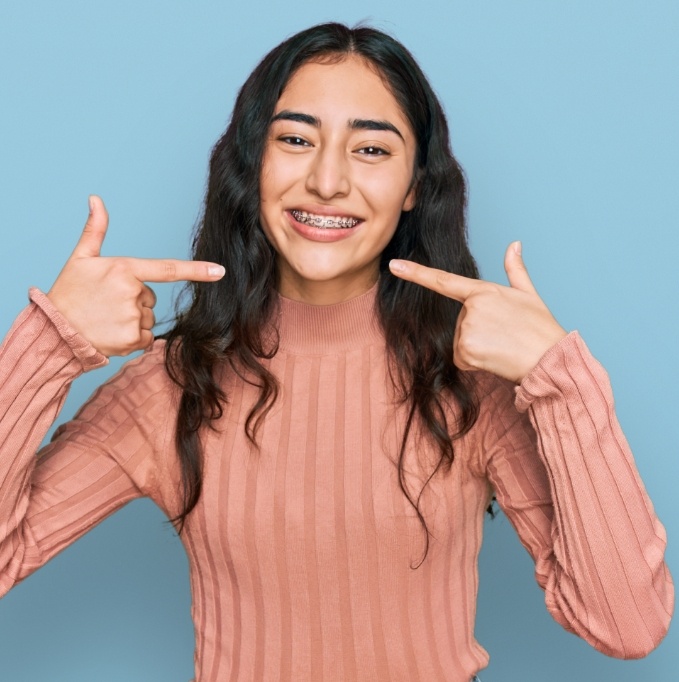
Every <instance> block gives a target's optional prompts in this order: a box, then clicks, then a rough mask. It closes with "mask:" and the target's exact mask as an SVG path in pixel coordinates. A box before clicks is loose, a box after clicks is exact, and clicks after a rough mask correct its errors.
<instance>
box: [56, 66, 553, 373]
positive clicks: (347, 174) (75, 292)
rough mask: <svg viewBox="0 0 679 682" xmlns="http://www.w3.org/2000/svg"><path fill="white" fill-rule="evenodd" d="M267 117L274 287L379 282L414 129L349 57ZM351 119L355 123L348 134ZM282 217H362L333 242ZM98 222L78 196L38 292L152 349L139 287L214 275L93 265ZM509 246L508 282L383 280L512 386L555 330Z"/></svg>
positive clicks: (74, 320) (460, 354)
mask: <svg viewBox="0 0 679 682" xmlns="http://www.w3.org/2000/svg"><path fill="white" fill-rule="evenodd" d="M291 112H292V114H291ZM300 114H301V116H300ZM274 117H278V120H274V121H273V122H272V124H271V126H270V130H269V135H268V138H267V143H266V147H265V153H264V158H263V162H262V173H261V178H260V195H261V216H260V217H261V223H262V227H263V229H264V232H265V233H266V235H267V237H268V239H269V240H270V241H271V243H272V244H273V246H274V248H275V249H276V251H277V253H278V266H279V273H280V281H279V291H280V293H281V295H283V296H285V297H288V298H292V299H295V300H299V301H304V302H307V303H311V304H316V305H327V304H333V303H338V302H341V301H344V300H348V299H350V298H353V297H355V296H359V295H361V294H363V293H365V292H366V291H367V290H368V289H370V287H372V285H373V284H374V283H375V282H376V281H377V278H378V276H379V260H380V255H381V253H382V251H383V250H384V248H385V246H386V245H387V244H388V242H389V240H390V239H391V237H392V235H393V233H394V231H395V229H396V226H397V224H398V219H399V216H400V215H401V212H402V211H408V210H410V209H412V208H413V206H414V205H415V201H416V187H415V186H414V183H413V168H414V159H415V148H416V143H415V139H414V134H413V131H412V130H411V129H410V125H409V124H408V121H407V119H406V117H405V115H404V114H403V112H402V111H401V110H400V108H399V106H398V104H397V102H396V100H395V99H394V97H393V95H392V94H391V92H390V91H389V90H388V88H387V87H386V86H385V85H384V83H383V82H382V79H381V78H380V77H379V76H378V75H377V73H376V72H375V70H374V69H373V68H372V67H371V66H369V65H368V64H366V62H365V61H363V60H362V59H360V58H358V57H354V56H349V57H347V58H345V59H344V60H343V61H341V62H339V63H336V64H330V63H317V62H310V63H307V64H305V65H304V66H302V67H301V68H300V69H299V70H298V71H297V73H296V74H295V75H294V76H293V78H292V79H291V80H290V82H289V83H288V85H287V87H286V88H285V90H284V92H283V94H282V95H281V98H280V100H279V101H278V103H277V106H276V109H275V112H274ZM293 119H294V120H293ZM357 120H361V121H364V123H363V124H362V125H361V126H358V127H357V126H356V124H355V121H357ZM365 121H372V122H374V121H377V122H379V125H378V126H377V127H378V128H385V127H386V128H392V129H386V130H385V129H375V125H374V124H373V123H368V124H365ZM352 122H354V123H353V124H352ZM366 128H367V129H366ZM395 131H398V132H395ZM291 209H302V210H306V211H308V212H313V213H323V214H325V215H344V216H355V217H357V218H360V219H361V221H362V222H361V223H360V224H359V225H358V226H357V227H356V228H354V229H351V230H348V231H346V232H343V234H341V238H338V231H335V230H332V231H328V230H320V229H315V230H314V229H311V228H310V229H306V230H305V229H302V230H300V229H299V228H300V226H299V225H297V227H295V223H294V222H293V220H292V219H291V217H290V213H289V212H290V210H291ZM107 228H108V214H107V212H106V208H105V207H104V204H103V202H102V200H101V199H100V198H99V197H96V196H92V197H90V215H89V218H88V220H87V223H86V225H85V229H84V231H83V233H82V236H81V238H80V240H79V242H78V244H77V246H76V248H75V250H74V251H73V254H72V255H71V257H70V258H69V259H68V261H67V262H66V265H65V266H64V268H63V270H62V271H61V273H60V275H59V277H58V278H57V280H56V281H55V283H54V285H53V287H52V288H51V289H50V291H49V293H48V296H49V298H50V300H51V301H52V303H53V305H54V306H55V307H56V308H57V310H58V311H59V312H61V313H62V315H64V317H65V318H66V319H67V320H68V321H69V322H70V324H71V325H72V326H73V327H74V328H75V329H76V330H77V331H78V332H80V333H81V334H82V335H83V336H84V337H85V338H86V339H88V340H89V341H90V343H91V344H92V345H93V346H94V347H95V348H96V349H97V350H98V351H100V352H101V353H103V354H104V355H106V356H112V355H127V354H128V353H131V352H133V351H135V350H140V349H143V348H147V347H149V345H150V344H151V343H152V342H153V333H152V331H151V330H152V327H153V325H154V323H155V318H154V315H153V306H154V305H155V300H156V299H155V295H154V293H153V291H152V290H151V289H150V288H149V287H148V286H147V285H146V284H145V282H176V281H180V280H189V281H204V282H210V281H216V280H218V279H220V278H221V277H222V276H223V274H224V269H223V267H222V266H220V265H218V264H215V263H206V262H195V261H180V260H151V259H136V258H104V257H102V256H101V247H102V244H103V242H104V237H105V236H106V230H107ZM330 232H333V233H334V234H330ZM520 246H521V245H520V243H519V242H515V243H513V244H511V245H510V246H509V248H508V249H507V253H506V255H505V270H506V272H507V277H508V280H509V286H502V285H499V284H495V283H492V282H484V281H481V280H473V279H467V278H465V277H461V276H459V275H456V274H453V273H448V272H443V271H440V270H435V269H433V268H427V267H425V266H423V265H419V264H417V263H412V262H410V261H403V260H394V261H392V262H391V264H390V269H391V272H392V274H393V275H395V276H397V277H401V278H403V279H406V280H408V281H411V282H414V283H416V284H419V285H421V286H424V287H427V288H429V289H432V290H433V291H436V292H438V293H439V294H441V295H443V296H448V297H450V298H453V299H455V300H457V301H459V302H460V303H462V304H463V307H462V312H461V314H460V315H459V318H458V322H457V327H456V330H455V337H454V344H453V349H451V350H452V356H453V362H454V363H455V364H456V365H457V366H458V367H460V368H461V369H463V370H477V369H481V370H486V371H489V372H492V373H494V374H497V375H498V376H501V377H504V378H506V379H509V380H511V381H515V382H520V381H521V380H522V379H523V378H524V377H525V376H526V374H528V372H530V371H531V370H532V369H533V368H534V367H535V365H536V364H537V363H538V362H539V360H540V358H541V357H542V356H543V355H544V353H545V352H546V351H547V350H548V349H549V348H550V347H551V346H553V345H554V344H555V343H558V342H559V341H560V340H561V339H562V338H563V337H564V336H565V335H566V332H565V330H564V329H563V328H562V327H561V326H560V325H559V324H558V322H557V321H556V320H555V319H554V317H553V316H552V314H551V313H550V311H549V309H548V308H547V306H546V305H545V304H544V302H543V301H542V299H541V298H540V296H539V295H538V293H537V291H536V290H535V287H534V286H533V284H532V282H531V280H530V277H529V275H528V272H527V270H526V267H525V265H524V263H523V259H522V257H521V248H520Z"/></svg>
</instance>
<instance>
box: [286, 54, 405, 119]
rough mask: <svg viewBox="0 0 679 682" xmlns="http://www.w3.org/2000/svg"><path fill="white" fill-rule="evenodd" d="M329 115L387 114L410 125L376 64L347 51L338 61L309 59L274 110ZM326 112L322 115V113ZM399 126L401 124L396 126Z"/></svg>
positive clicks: (291, 79)
mask: <svg viewBox="0 0 679 682" xmlns="http://www.w3.org/2000/svg"><path fill="white" fill-rule="evenodd" d="M292 108H294V109H295V110H300V111H303V112H304V113H310V114H317V115H319V117H320V118H321V120H322V121H325V120H326V119H328V117H330V118H331V119H334V118H337V119H341V118H342V117H344V118H343V120H344V121H346V120H348V119H350V118H386V119H389V120H393V122H394V123H396V122H397V121H398V122H399V123H400V124H401V126H404V127H406V128H407V129H409V127H410V126H409V123H408V119H407V117H406V116H405V114H404V113H403V111H402V110H401V107H400V105H399V104H398V102H397V101H396V98H395V97H394V96H393V94H392V93H391V90H390V89H389V87H388V85H387V84H386V83H385V81H384V79H383V77H382V76H381V75H380V74H379V73H378V71H377V69H376V67H374V66H373V65H372V64H370V63H369V62H367V61H366V60H365V59H363V58H362V57H359V56H356V55H347V56H346V57H344V58H342V59H341V61H311V62H306V63H305V64H303V65H302V66H301V67H300V68H299V69H298V70H297V71H296V72H295V73H294V74H293V76H292V77H291V78H290V80H289V81H288V83H287V85H286V86H285V89H284V90H283V94H282V95H281V97H280V99H279V100H278V103H277V104H276V111H280V110H282V109H292ZM323 114H325V115H323ZM399 127H400V126H399Z"/></svg>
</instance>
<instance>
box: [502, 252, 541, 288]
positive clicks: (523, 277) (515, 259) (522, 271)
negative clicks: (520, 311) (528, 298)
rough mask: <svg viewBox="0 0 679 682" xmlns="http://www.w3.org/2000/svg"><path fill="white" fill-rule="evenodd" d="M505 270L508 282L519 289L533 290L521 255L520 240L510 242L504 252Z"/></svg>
mask: <svg viewBox="0 0 679 682" xmlns="http://www.w3.org/2000/svg"><path fill="white" fill-rule="evenodd" d="M505 272H506V273H507V279H508V280H509V284H510V285H511V286H512V287H513V288H514V289H520V290H521V291H531V292H534V291H535V287H534V286H533V282H531V279H530V276H529V275H528V270H526V266H525V264H524V262H523V258H522V256H521V242H512V243H511V244H510V245H509V246H508V247H507V252H506V253H505Z"/></svg>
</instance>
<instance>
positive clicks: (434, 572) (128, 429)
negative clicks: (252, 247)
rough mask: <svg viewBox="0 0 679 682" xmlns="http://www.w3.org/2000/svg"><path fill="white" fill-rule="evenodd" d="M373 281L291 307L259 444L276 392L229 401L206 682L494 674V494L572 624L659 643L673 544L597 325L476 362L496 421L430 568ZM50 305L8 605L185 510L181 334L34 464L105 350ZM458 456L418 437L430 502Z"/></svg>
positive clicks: (459, 492) (34, 307)
mask: <svg viewBox="0 0 679 682" xmlns="http://www.w3.org/2000/svg"><path fill="white" fill-rule="evenodd" d="M375 291H376V290H375V288H373V289H372V290H371V291H370V292H368V293H366V294H364V295H363V296H360V297H358V298H355V299H353V300H350V301H347V302H345V303H341V304H338V305H334V306H311V305H306V304H303V303H299V302H294V301H290V300H286V299H280V314H279V315H278V318H277V320H276V324H277V326H278V329H279V333H280V347H279V350H278V352H277V354H276V355H275V357H274V358H273V359H272V360H270V361H267V362H266V364H267V366H268V368H269V369H270V370H271V371H272V372H273V374H274V375H275V376H276V377H277V378H278V381H279V382H280V395H279V398H278V400H277V402H276V403H275V406H274V407H273V409H272V410H271V412H270V413H269V415H268V416H267V417H266V421H265V423H264V426H263V429H262V431H261V433H260V439H261V447H260V449H259V450H257V449H255V448H253V447H252V446H251V445H250V443H249V442H248V440H247V439H246V437H245V433H244V422H245V419H246V417H247V414H248V411H249V410H250V408H251V406H252V404H253V402H254V400H255V399H256V395H257V391H256V389H255V388H253V387H252V386H251V385H249V384H248V383H247V382H245V381H243V380H242V379H241V378H239V377H238V376H236V375H235V374H234V373H233V372H232V371H227V370H224V371H223V377H222V381H223V386H224V389H225V391H226V394H227V396H228V404H227V405H226V406H225V410H224V414H223V416H222V418H221V419H220V420H219V422H218V423H217V424H216V425H215V427H216V428H215V429H214V430H206V431H205V433H204V436H203V443H204V452H205V462H204V488H203V493H202V497H201V499H200V502H199V504H198V506H197V507H196V508H195V510H194V511H193V512H192V513H191V514H190V516H189V518H188V522H187V524H186V528H185V531H184V533H183V534H182V541H183V543H184V546H185V548H186V551H187V554H188V558H189V563H190V575H191V590H192V595H193V608H192V613H193V619H194V624H195V633H196V653H195V666H196V681H197V682H217V681H219V682H224V681H226V680H231V681H233V682H244V681H257V682H259V681H261V680H266V681H267V682H268V681H272V682H273V681H277V680H281V681H294V682H304V681H310V682H323V681H325V682H328V681H340V680H347V681H350V680H361V681H365V682H375V681H381V680H393V681H406V680H407V681H408V682H413V681H417V680H420V681H421V682H444V681H445V682H467V681H468V680H469V679H470V677H471V676H472V675H473V674H474V673H475V672H477V671H478V670H480V669H481V668H483V667H484V666H485V665H487V662H488V655H487V653H486V652H485V651H484V649H483V648H482V647H481V646H480V645H479V644H478V643H477V641H476V639H475V637H474V619H475V611H476V596H477V587H478V575H477V556H478V553H479V549H480V546H481V537H482V528H483V519H484V510H485V508H486V506H487V504H488V501H489V496H490V495H491V490H494V491H495V493H496V495H497V499H498V501H499V504H500V505H501V507H502V509H503V510H504V512H505V513H506V515H507V516H508V518H509V519H510V521H511V522H512V524H513V525H514V527H515V528H516V530H517V532H518V534H519V537H520V539H521V542H522V543H523V544H524V546H525V547H526V549H527V550H528V551H529V552H530V553H531V555H532V556H533V558H534V560H535V565H536V571H535V575H536V579H537V581H538V583H539V584H540V586H541V587H542V588H543V589H544V590H545V600H546V604H547V608H548V609H549V611H550V612H551V613H552V615H553V616H554V618H555V619H556V620H557V621H558V622H559V623H561V624H562V625H563V626H564V627H565V628H567V629H568V630H570V631H572V632H575V633H576V634H578V635H580V636H581V637H583V638H585V639H586V640H587V641H588V642H590V643H591V644H592V645H593V646H594V647H596V648H597V649H599V650H600V651H603V652H604V653H606V654H609V655H612V656H618V657H636V656H642V655H644V654H645V653H647V652H648V651H650V650H651V649H652V648H653V647H654V646H656V645H657V644H658V642H659V641H660V640H661V639H662V637H663V636H664V634H665V632H666V631H667V627H668V624H669V619H670V615H671V612H672V609H673V587H672V581H671V577H670V575H669V572H668V570H667V568H666V566H665V563H664V561H663V553H664V547H665V532H664V529H663V527H662V525H661V524H660V522H659V521H658V519H657V518H656V516H655V515H654V512H653V508H652V505H651V503H650V501H649V499H648V497H647V495H646V493H645V491H644V488H643V485H642V483H641V481H640V479H639V475H638V473H637V471H636V468H635V466H634V462H633V458H632V455H631V453H630V451H629V448H628V445H627V443H626V441H625V438H624V436H623V434H622V431H621V430H620V427H619V425H618V422H617V420H616V417H615V414H614V411H613V398H612V395H611V390H610V386H609V383H608V379H607V376H606V373H605V372H604V370H603V368H602V367H601V366H600V365H599V364H598V362H597V361H596V360H594V359H593V357H592V356H591V355H590V353H589V351H588V350H587V348H586V346H585V344H584V343H583V341H582V339H581V338H580V337H579V335H578V334H577V333H576V332H573V333H571V334H569V335H568V336H567V337H566V338H565V339H564V340H563V341H561V342H560V343H558V344H557V345H556V346H554V347H553V348H552V349H550V350H549V351H548V352H547V353H546V355H545V356H544V357H543V358H542V360H541V361H540V363H539V364H538V365H537V367H536V368H535V369H534V370H533V371H532V372H531V373H530V374H529V375H528V376H527V377H526V378H525V379H524V381H523V382H522V383H521V385H520V386H519V387H515V386H514V385H513V384H510V383H508V382H506V381H503V380H501V379H498V378H496V377H494V376H492V375H489V374H486V373H483V372H477V373H474V377H475V382H476V387H477V393H478V396H479V400H480V416H479V419H478V421H477V422H476V424H475V426H474V427H473V428H472V430H471V431H470V432H469V433H467V434H466V435H465V436H463V437H462V438H460V439H458V440H456V441H455V461H454V464H453V466H452V468H451V470H450V471H449V472H447V473H438V474H436V475H435V476H434V477H433V478H432V480H431V481H429V483H428V484H427V486H426V488H425V489H424V493H423V495H422V498H421V508H422V510H423V513H424V515H425V517H426V519H427V524H428V527H429V530H430V531H431V543H430V547H429V553H428V555H427V558H426V560H425V561H424V563H423V564H422V565H421V566H420V567H419V568H417V569H415V570H413V569H412V568H411V566H412V565H413V564H414V563H417V561H418V560H419V559H420V557H421V555H422V551H423V546H424V545H423V542H424V535H423V530H422V527H421V525H420V523H419V521H418V519H417V517H416V515H415V513H414V510H413V508H412V507H411V505H410V504H408V502H407V500H406V499H405V497H404V495H403V493H402V491H401V490H400V488H399V485H398V474H397V467H396V463H395V460H396V456H397V453H398V448H399V445H400V442H401V438H402V433H403V425H404V418H405V411H404V408H403V407H399V406H398V405H397V404H395V401H394V399H393V390H392V389H391V388H390V386H391V384H390V382H389V379H388V370H387V357H386V350H385V341H384V336H383V333H382V331H381V329H380V325H379V324H378V321H377V318H376V316H375V313H374V301H375ZM31 298H32V300H33V303H31V304H30V305H29V307H28V308H26V309H25V310H24V312H23V313H22V314H21V315H20V316H19V318H18V320H17V321H16V323H15V325H14V326H13V327H12V329H11V331H10V332H9V334H8V336H7V338H6V339H5V342H4V343H3V345H2V347H0V594H4V593H5V592H6V591H7V590H9V589H10V588H11V587H12V586H13V585H14V584H16V583H17V582H18V581H20V580H22V579H23V578H24V577H26V576H27V575H28V574H30V573H31V572H32V571H33V570H35V569H36V568H38V567H39V566H41V565H42V564H44V563H45V562H46V561H48V560H49V559H50V558H51V557H52V556H53V555H54V554H56V553H57V552H59V551H60V550H62V549H64V548H65V547H66V546H67V545H69V544H70V543H71V542H73V541H74V540H75V539H76V538H78V537H79V536H81V535H82V534H83V533H85V532H86V531H87V530H89V529H90V528H92V527H93V526H94V525H95V524H97V523H98V522H99V521H101V520H102V519H103V518H105V517H106V516H107V515H109V514H111V513H112V512H114V511H115V510H116V509H118V508H119V507H121V506H122V505H123V504H125V503H126V502H128V501H130V500H131V499H133V498H135V497H139V496H148V497H150V498H151V499H153V500H154V501H155V502H156V503H157V504H158V505H159V506H160V507H161V508H162V509H163V510H164V511H165V512H166V513H167V514H168V515H169V516H174V515H176V514H177V512H178V511H179V504H180V499H179V490H180V475H179V467H178V460H177V454H176V450H175V446H174V429H175V420H176V405H177V397H178V391H177V389H176V387H175V386H174V385H173V384H172V382H171V381H170V379H169V378H168V376H167V373H166V371H165V366H164V362H163V342H156V344H155V346H154V348H153V350H151V351H149V352H146V353H144V354H143V355H142V356H140V357H139V358H137V359H135V360H133V361H131V362H129V363H127V364H126V365H125V366H124V367H123V369H122V370H121V371H120V372H119V373H118V374H117V375H116V376H115V377H113V378H112V379H111V380H110V381H108V382H106V383H105V384H104V385H103V386H102V387H101V388H99V389H98V390H97V391H96V392H95V394H94V395H93V397H92V398H91V399H90V400H89V401H88V402H87V403H86V404H85V406H83V407H82V408H81V410H80V411H79V412H78V414H77V415H76V417H75V418H74V419H73V420H72V421H70V422H68V423H67V424H65V425H64V426H62V427H60V428H59V429H58V430H57V433H56V434H55V437H54V439H53V442H52V443H51V444H49V445H48V446H47V447H45V448H44V449H43V450H41V451H40V452H39V453H38V455H37V457H36V454H35V453H36V450H37V448H38V447H39V444H40V442H41V440H42V439H43V438H44V435H45V433H46V431H47V430H48V428H49V426H50V425H51V423H52V422H53V420H54V419H55V418H56V415H57V413H58V412H59V409H60V407H61V405H62V403H63V400H64V397H65V395H66V393H67V391H68V388H69V385H70V383H71V382H72V381H73V379H75V378H76V377H77V376H78V375H79V374H80V373H82V372H83V371H86V370H89V369H92V368H94V367H97V366H100V365H102V364H104V363H105V362H106V359H105V358H104V357H103V356H102V355H100V354H99V353H97V351H96V350H95V349H94V348H92V347H91V346H90V345H89V344H88V342H87V341H86V340H85V339H84V338H82V337H81V336H79V335H78V334H77V333H76V332H75V331H74V330H72V329H71V328H70V327H69V325H68V323H67V322H66V321H65V319H64V318H63V317H61V315H60V314H59V313H58V312H57V311H56V310H54V308H53V307H52V306H51V304H50V302H49V300H48V299H47V298H46V297H45V296H44V295H43V294H41V293H40V292H38V291H37V290H32V292H31ZM454 410H455V408H454V407H452V406H451V407H450V414H449V418H450V420H451V421H450V423H451V424H454V419H455V413H454ZM437 457H438V455H437V452H436V450H435V448H433V447H432V445H431V444H430V443H429V442H428V441H427V440H421V441H419V442H418V443H417V444H413V443H412V441H411V446H410V447H409V449H408V451H407V454H406V477H407V482H408V485H409V487H410V489H411V490H412V491H413V492H414V493H415V494H417V493H418V492H419V490H420V488H421V487H422V484H423V482H424V480H425V479H426V478H427V477H428V476H429V474H430V473H431V470H432V467H433V465H434V463H435V462H436V460H437ZM123 655H124V654H123Z"/></svg>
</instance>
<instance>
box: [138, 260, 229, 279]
mask: <svg viewBox="0 0 679 682" xmlns="http://www.w3.org/2000/svg"><path fill="white" fill-rule="evenodd" d="M126 260H127V261H128V262H129V264H130V267H131V270H132V274H133V275H134V276H135V277H136V278H137V279H138V280H139V281H140V282H214V281H216V280H218V279H221V278H222V277H224V273H225V272H226V271H225V270H224V268H223V267H222V266H221V265H219V264H217V263H209V262H207V261H197V260H176V259H172V258H158V259H152V258H128V259H126Z"/></svg>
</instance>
